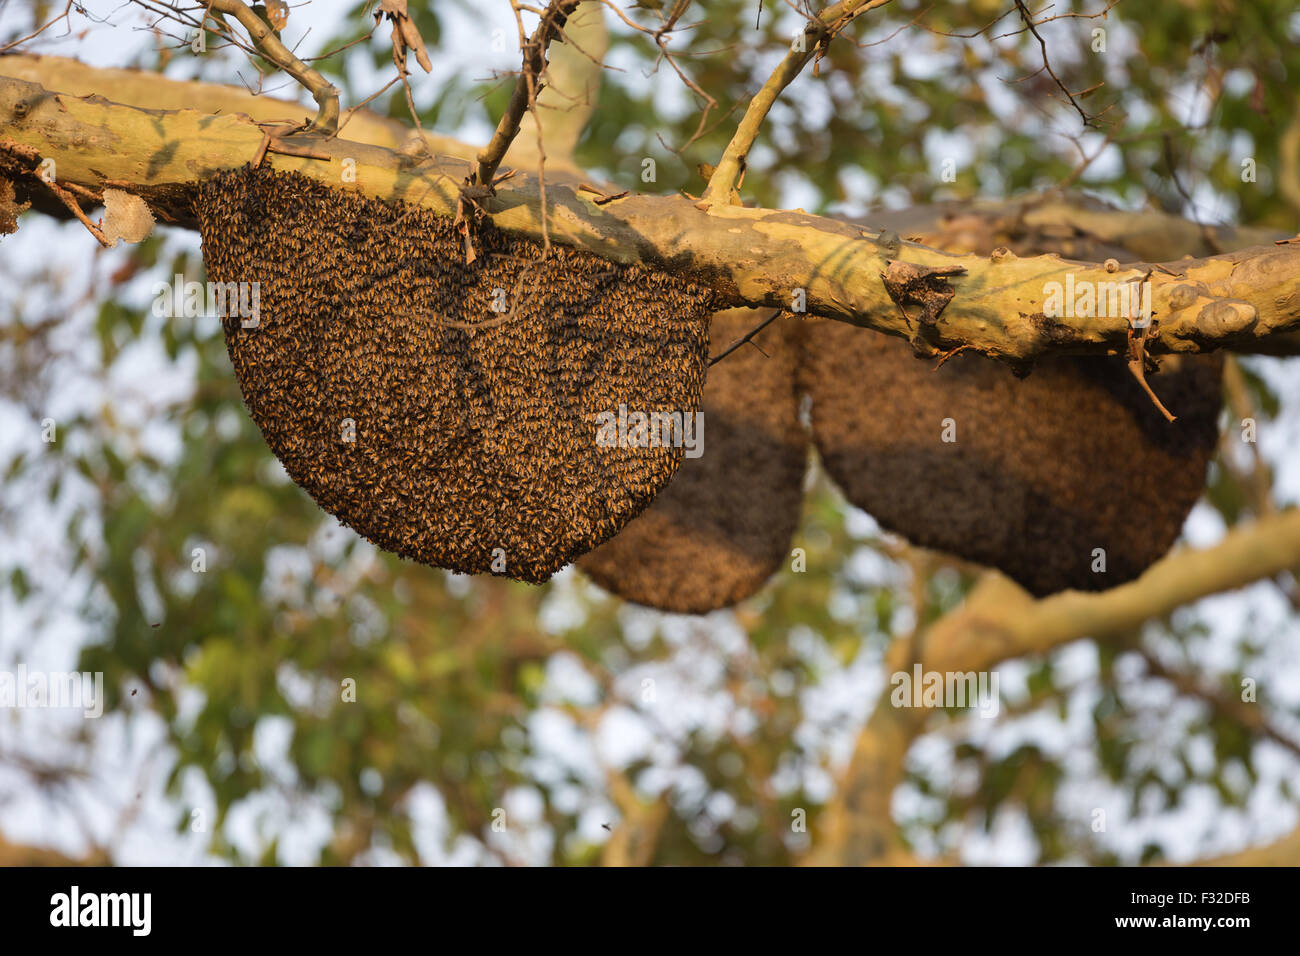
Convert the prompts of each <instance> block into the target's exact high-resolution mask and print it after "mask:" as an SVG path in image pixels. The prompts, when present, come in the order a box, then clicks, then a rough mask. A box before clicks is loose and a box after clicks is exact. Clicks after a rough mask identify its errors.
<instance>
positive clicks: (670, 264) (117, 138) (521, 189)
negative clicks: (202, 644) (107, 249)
mask: <svg viewBox="0 0 1300 956" xmlns="http://www.w3.org/2000/svg"><path fill="white" fill-rule="evenodd" d="M2 63H3V61H0V64H2ZM0 137H3V138H5V139H7V140H8V141H9V142H10V143H13V144H17V145H18V146H20V147H23V148H25V149H28V150H35V151H36V153H38V154H39V155H40V156H41V157H49V158H52V159H54V160H55V161H56V163H57V168H58V180H59V182H61V183H63V182H71V183H74V184H76V185H80V186H83V187H87V188H90V189H92V190H98V189H101V188H102V187H103V186H104V185H105V184H106V183H111V184H112V185H114V186H115V187H116V188H122V189H129V190H131V191H134V192H137V193H138V194H140V195H141V196H143V197H144V198H145V199H146V200H147V201H149V202H150V203H151V205H152V206H154V207H155V210H158V209H161V218H162V219H163V220H164V221H166V220H167V218H168V217H169V216H170V217H171V219H172V220H173V221H179V222H181V223H183V224H192V222H193V219H192V213H191V212H190V210H189V206H188V197H189V194H190V192H191V188H192V184H193V183H195V182H197V181H199V180H203V179H206V178H208V177H210V176H212V175H213V174H214V173H216V172H217V171H219V170H222V169H230V168H234V167H238V166H240V165H244V164H246V163H248V162H251V161H252V160H253V159H254V158H255V157H256V156H257V155H258V154H259V151H260V150H261V149H262V144H263V140H264V136H263V131H262V130H261V129H260V128H259V127H258V126H257V125H255V124H254V123H253V122H252V121H251V120H248V119H246V118H244V117H239V116H216V117H214V116H211V115H207V114H202V113H198V112H196V111H192V110H179V111H157V110H142V109H137V108H134V107H129V106H124V105H119V104H116V103H111V102H108V101H107V100H104V99H102V98H99V97H87V98H79V97H73V96H65V95H58V94H52V93H50V92H49V91H47V90H45V89H43V88H41V87H39V86H35V85H33V84H30V83H27V82H24V81H20V80H16V79H0ZM295 143H297V144H299V145H300V146H301V147H303V148H304V151H305V152H309V153H310V154H311V155H294V156H289V155H283V154H280V153H274V152H273V153H272V154H271V155H269V156H268V157H267V161H268V162H269V163H271V164H272V165H273V166H274V167H276V168H279V169H290V170H294V171H297V172H299V173H302V174H303V175H306V176H309V177H312V178H314V179H317V180H320V181H321V182H324V183H327V184H329V185H332V186H336V187H341V186H343V178H342V161H343V160H344V159H352V160H354V161H355V164H356V165H355V171H356V182H355V184H351V183H349V188H357V189H360V190H361V191H363V192H365V193H367V194H369V195H372V196H377V197H380V198H385V199H391V200H402V201H406V202H412V203H418V204H420V205H423V206H425V207H426V208H428V209H431V210H432V211H434V212H436V213H439V214H441V215H447V216H454V215H455V214H456V210H457V204H458V202H459V201H460V197H461V192H460V188H461V184H462V183H464V181H465V179H466V177H467V175H468V173H469V171H470V170H469V169H468V168H467V164H465V163H463V162H459V161H457V160H455V159H451V158H442V157H439V158H437V159H434V160H429V159H427V158H426V159H417V158H416V157H413V156H411V155H406V154H401V153H395V152H393V151H391V150H386V149H382V148H378V147H374V146H368V145H365V144H362V143H355V142H351V141H345V140H341V139H335V138H331V137H328V136H323V135H311V134H302V135H299V136H296V137H295ZM11 158H12V153H11ZM8 165H9V166H10V171H11V172H15V171H17V172H19V173H21V172H22V171H23V170H22V169H21V167H18V168H17V169H15V164H14V163H13V162H12V161H10V162H9V164H8ZM597 198H600V197H597V196H594V195H592V194H590V193H589V192H585V191H583V190H581V189H579V188H577V186H575V185H572V184H567V183H561V184H558V185H556V186H554V187H552V190H551V193H550V199H551V202H550V203H549V204H548V218H549V226H550V238H551V240H552V241H555V242H560V243H563V244H566V245H571V246H575V247H578V248H581V249H585V250H587V251H590V252H593V253H595V254H596V255H598V256H601V257H602V258H606V259H609V260H611V261H615V262H623V263H639V264H644V265H647V266H650V267H652V268H659V269H666V270H670V271H673V272H676V273H680V274H685V275H690V276H692V277H694V278H696V279H697V280H699V281H702V282H704V283H707V284H708V285H711V286H712V287H713V288H714V289H716V290H717V300H716V304H717V306H718V308H726V307H729V306H733V305H748V306H753V307H777V308H789V307H790V305H791V299H792V297H793V296H794V294H795V290H797V289H801V290H803V293H804V298H805V301H806V303H807V309H808V311H809V312H813V313H816V314H820V315H824V316H827V317H828V318H832V319H837V320H840V321H846V322H850V323H852V324H856V325H860V326H864V327H869V328H873V329H876V330H878V331H881V332H887V333H890V334H893V335H899V336H902V337H905V338H908V339H909V340H911V341H912V343H913V345H914V347H915V348H916V349H917V350H918V351H919V352H921V353H923V354H935V353H937V352H938V351H947V350H950V349H953V348H956V347H958V346H966V347H967V348H969V349H974V350H976V351H980V352H984V353H986V354H989V355H992V356H994V357H998V358H1003V359H1006V360H1010V361H1013V362H1016V363H1028V362H1031V361H1032V360H1033V359H1034V358H1035V357H1037V356H1039V355H1043V354H1047V353H1051V352H1070V353H1116V354H1122V352H1123V350H1124V348H1125V346H1126V343H1127V340H1128V336H1129V332H1130V325H1129V320H1128V319H1127V318H1125V317H1123V316H1118V315H1117V316H1104V317H1081V318H1070V319H1059V318H1049V317H1046V316H1045V315H1044V302H1045V297H1046V294H1047V293H1046V289H1047V284H1048V283H1052V282H1056V283H1060V284H1062V285H1064V284H1065V283H1067V282H1070V283H1073V284H1075V285H1076V286H1077V285H1080V284H1082V283H1091V284H1092V285H1093V287H1095V288H1103V289H1104V288H1107V287H1110V286H1112V285H1114V284H1117V283H1128V282H1135V281H1141V280H1142V279H1143V278H1144V277H1146V276H1147V275H1148V274H1149V276H1150V285H1151V301H1152V307H1153V312H1154V315H1155V317H1156V319H1157V321H1158V327H1157V328H1156V330H1155V331H1154V332H1153V334H1152V335H1151V337H1150V340H1149V341H1150V348H1151V350H1152V351H1153V352H1194V351H1205V350H1211V349H1215V348H1220V347H1229V348H1233V349H1237V350H1239V351H1255V350H1259V349H1261V348H1263V347H1265V346H1266V344H1267V343H1269V340H1270V339H1271V338H1273V337H1275V336H1277V335H1279V334H1280V333H1288V332H1291V331H1293V330H1295V329H1297V328H1300V245H1288V246H1270V247H1259V248H1252V249H1248V250H1245V251H1240V252H1236V253H1230V254H1224V255H1216V256H1211V257H1207V258H1202V259H1195V260H1183V261H1179V262H1176V263H1171V264H1170V265H1168V266H1147V265H1144V264H1130V265H1128V266H1124V267H1119V266H1117V265H1115V264H1111V266H1110V268H1107V267H1106V266H1103V265H1097V264H1091V263H1080V262H1071V261H1069V260H1066V259H1062V258H1060V257H1058V256H1054V255H1044V256H1034V257H1026V258H1024V259H1017V258H1016V257H1015V256H1010V255H997V254H995V255H993V256H991V257H984V256H963V255H953V254H949V253H945V252H940V251H938V250H935V249H929V248H927V247H925V246H921V245H918V244H916V243H909V242H905V241H902V240H900V239H898V238H897V237H896V236H876V235H872V234H870V233H867V232H865V231H864V230H862V228H861V227H859V226H855V225H852V224H849V223H844V222H840V221H838V220H833V219H826V218H822V217H818V216H812V215H809V214H807V213H804V212H801V211H798V210H794V211H782V210H768V209H747V208H744V207H740V206H731V205H722V204H714V205H712V206H711V207H709V208H707V209H700V208H698V207H697V206H696V204H695V203H693V202H691V201H689V200H687V199H685V198H682V197H676V196H644V195H629V196H627V197H625V198H620V199H617V200H614V201H613V202H606V203H604V204H603V205H597V203H596V201H595V200H596V199H597ZM483 206H484V208H485V210H486V211H487V213H488V214H489V216H490V218H491V219H492V220H493V222H494V223H495V224H496V225H497V226H498V227H499V228H501V229H504V230H506V231H509V232H513V233H516V234H520V235H524V236H528V237H530V238H533V239H536V240H538V241H541V240H542V239H543V236H544V233H543V224H542V203H541V196H540V190H539V184H538V179H537V177H536V176H534V175H529V174H521V175H516V176H514V177H513V178H512V179H511V180H509V181H508V182H507V183H505V184H503V185H502V186H501V187H500V188H499V190H498V195H497V196H496V197H493V198H490V199H488V200H486V201H485V202H484V203H483ZM899 268H909V269H912V270H919V271H920V272H922V273H926V272H932V271H936V270H937V271H943V272H947V273H948V274H950V275H951V276H952V277H951V278H950V279H949V280H947V281H948V283H950V288H951V291H952V298H951V300H950V301H949V302H948V303H947V306H946V308H942V309H940V310H938V311H937V312H932V313H930V314H928V315H925V316H923V317H921V316H918V318H923V321H920V322H919V323H915V322H914V321H913V318H912V317H911V316H909V315H908V314H905V309H903V308H900V306H899V304H898V303H897V302H896V300H895V298H894V294H896V290H894V292H893V293H891V289H890V288H887V286H886V283H885V282H884V281H883V278H882V277H883V274H885V273H886V272H887V271H890V270H891V269H892V270H894V274H895V275H896V274H897V270H898V269H899ZM1103 284H1104V285H1103ZM911 311H912V312H913V313H916V312H918V310H917V309H916V308H915V307H913V308H912V310H911ZM927 320H928V321H927Z"/></svg>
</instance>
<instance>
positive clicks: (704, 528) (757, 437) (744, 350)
mask: <svg viewBox="0 0 1300 956" xmlns="http://www.w3.org/2000/svg"><path fill="white" fill-rule="evenodd" d="M768 314H769V313H767V312H756V311H753V310H750V309H732V310H729V311H727V312H719V313H718V314H717V315H715V316H714V317H713V331H712V339H713V348H714V351H715V352H721V351H722V349H724V348H726V347H727V346H728V345H729V344H730V343H732V342H734V341H736V340H737V339H740V338H742V337H743V336H744V335H746V334H747V333H749V332H751V331H752V330H753V329H754V328H756V327H757V326H758V325H759V324H760V323H761V322H762V321H763V319H764V318H765V317H766V316H767V315H768ZM798 336H799V319H798V318H797V317H795V316H793V315H783V316H781V318H780V319H778V320H777V321H776V322H775V323H773V324H771V325H769V326H768V327H767V328H765V329H764V330H763V331H762V332H760V333H759V334H758V335H757V336H755V337H754V339H753V343H754V344H748V345H744V346H742V347H741V348H740V349H738V350H737V351H735V352H732V353H731V354H730V355H728V356H727V357H726V358H724V359H722V360H721V361H720V362H718V363H717V364H716V365H713V366H712V367H711V368H710V369H709V374H708V380H707V381H706V382H705V385H704V401H703V406H702V407H703V422H704V428H703V430H702V432H701V433H700V434H701V437H702V438H703V441H702V442H701V444H700V448H701V450H702V452H703V454H701V455H700V456H699V457H694V458H692V457H687V458H686V459H685V460H683V462H682V466H681V468H680V469H679V470H678V472H677V474H676V476H674V478H673V480H672V481H671V482H670V483H669V485H668V487H667V488H665V489H664V490H663V491H662V492H660V494H659V497H657V498H656V499H655V500H654V503H653V504H652V505H651V506H650V507H649V508H647V509H646V510H645V511H644V512H643V513H642V514H641V516H640V517H638V518H636V519H635V520H634V521H632V522H631V523H630V524H629V525H628V526H627V527H626V528H624V529H623V530H622V531H620V532H619V533H618V534H617V535H615V536H614V537H613V538H611V539H610V540H609V541H607V542H605V543H604V544H603V545H601V546H600V547H599V548H597V549H596V550H595V551H592V552H591V553H590V554H586V555H583V556H582V557H581V558H579V559H578V562H577V564H578V567H579V568H580V569H582V571H583V572H585V573H586V574H587V575H588V576H590V577H591V579H592V580H593V581H595V582H596V583H597V584H599V585H600V586H601V587H603V588H605V589H606V590H609V591H612V592H613V593H615V594H617V595H619V596H620V597H622V598H625V599H626V600H629V601H634V602H636V603H637V604H645V605H649V606H650V607H655V608H659V609H660V610H664V611H672V612H676V613H680V614H704V613H707V612H709V611H713V610H717V609H718V608H722V607H727V606H729V605H732V604H735V603H736V602H737V601H740V600H743V599H744V598H747V597H749V596H750V595H751V594H753V593H754V592H756V591H758V590H759V588H761V587H762V586H763V584H764V583H765V582H766V581H767V579H768V578H769V577H771V575H772V574H773V573H774V572H776V571H777V569H778V568H779V567H780V566H781V564H782V562H783V560H784V559H785V558H786V557H787V556H788V555H789V553H790V539H791V537H792V536H793V535H794V532H795V528H796V527H797V526H798V523H799V512H800V503H801V500H802V498H803V475H804V470H805V468H806V466H807V455H808V436H807V432H806V431H805V429H804V428H803V426H802V425H801V424H800V422H799V400H798V395H797V394H796V391H795V378H796V365H797V362H798V359H799V348H798ZM755 346H757V347H755Z"/></svg>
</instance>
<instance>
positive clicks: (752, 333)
mask: <svg viewBox="0 0 1300 956" xmlns="http://www.w3.org/2000/svg"><path fill="white" fill-rule="evenodd" d="M781 314H782V313H781V310H780V309H777V310H776V311H775V312H773V313H772V314H771V315H769V316H768V317H767V318H766V319H764V320H763V321H762V322H760V323H759V324H758V325H757V326H755V327H754V328H752V329H750V330H749V331H748V332H746V333H745V335H744V337H743V338H739V339H736V341H734V342H732V343H731V344H730V345H729V346H727V348H726V350H725V351H724V352H723V353H722V354H721V355H719V356H718V357H717V358H711V359H709V368H712V367H713V366H715V365H717V364H718V363H719V362H721V361H722V360H723V359H724V358H726V357H727V356H728V355H730V354H731V353H732V352H734V351H736V349H738V348H740V347H741V346H742V345H744V344H745V343H746V342H753V340H754V336H756V335H758V333H759V332H762V331H763V330H764V329H765V328H767V327H768V326H769V325H771V324H772V323H773V322H775V321H776V320H777V319H779V318H780V317H781ZM754 348H756V349H758V345H757V343H755V344H754ZM758 350H759V351H760V352H762V351H763V350H762V349H758ZM763 354H765V355H766V354H767V353H766V352H764V353H763Z"/></svg>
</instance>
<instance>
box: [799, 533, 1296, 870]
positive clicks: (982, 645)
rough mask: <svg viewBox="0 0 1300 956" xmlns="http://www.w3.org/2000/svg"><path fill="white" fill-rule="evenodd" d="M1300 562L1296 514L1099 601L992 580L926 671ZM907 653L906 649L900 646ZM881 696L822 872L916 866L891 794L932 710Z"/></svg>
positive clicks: (1163, 609) (1081, 632) (1083, 632)
mask: <svg viewBox="0 0 1300 956" xmlns="http://www.w3.org/2000/svg"><path fill="white" fill-rule="evenodd" d="M1297 561H1300V510H1295V509H1292V510H1289V511H1284V512H1280V513H1278V514H1277V515H1275V516H1273V517H1271V518H1269V519H1266V520H1261V521H1257V522H1255V523H1254V524H1249V525H1240V526H1238V527H1236V528H1234V529H1233V530H1231V531H1230V532H1228V534H1227V535H1226V536H1224V538H1223V540H1222V541H1220V542H1219V543H1218V544H1217V545H1215V546H1214V547H1211V548H1206V549H1203V550H1190V549H1189V550H1183V551H1177V552H1174V553H1172V554H1170V555H1168V556H1167V557H1165V558H1164V559H1162V560H1161V561H1159V562H1158V563H1156V564H1154V565H1152V566H1151V568H1149V569H1148V570H1147V572H1146V574H1144V575H1142V577H1140V578H1138V580H1136V581H1134V582H1132V583H1130V584H1125V585H1121V586H1120V587H1117V588H1113V589H1112V590H1110V591H1102V592H1099V593H1095V594H1083V593H1081V592H1078V591H1066V592H1063V593H1061V594H1056V595H1053V596H1051V597H1048V598H1043V599H1041V600H1034V599H1033V598H1031V597H1030V596H1029V595H1028V594H1027V593H1026V592H1025V591H1024V590H1023V589H1021V588H1020V587H1019V586H1017V585H1016V584H1015V583H1013V582H1012V581H1010V580H1009V579H1007V578H1005V577H1003V576H1002V575H1000V574H998V573H996V572H989V573H988V574H986V575H985V576H984V577H983V578H981V579H980V582H979V583H978V584H977V585H976V586H975V588H974V589H973V590H972V591H971V592H970V594H969V595H968V596H967V598H966V601H965V602H964V603H963V604H962V605H961V606H960V607H958V608H956V609H955V610H953V611H951V612H949V613H948V614H947V615H945V616H944V617H942V618H941V619H939V620H938V621H937V622H935V624H934V625H933V626H932V627H931V628H930V629H929V631H928V632H927V633H926V634H925V639H924V642H923V644H922V666H923V668H924V670H925V671H933V672H940V673H949V672H951V673H965V672H968V671H982V670H988V669H990V668H992V667H994V666H996V665H997V664H998V663H1000V662H1002V661H1005V660H1011V659H1013V658H1018V657H1023V656H1025V655H1028V654H1042V653H1046V652H1047V651H1050V650H1053V649H1054V648H1057V647H1060V646H1062V645H1063V644H1067V643H1069V642H1071V641H1076V640H1080V639H1083V638H1093V639H1100V638H1106V637H1110V636H1113V635H1118V634H1124V633H1125V632H1128V631H1131V630H1133V629H1134V628H1137V627H1140V626H1141V625H1142V624H1143V623H1145V622H1146V621H1148V620H1151V619H1153V618H1157V617H1161V616H1163V615H1165V614H1169V613H1171V612H1172V611H1173V610H1174V609H1176V608H1179V607H1182V606H1183V605H1185V604H1188V603H1190V602H1192V601H1196V600H1199V599H1200V598H1204V597H1208V596H1210V595H1212V594H1219V593H1222V592H1224V591H1231V590H1234V589H1236V588H1239V587H1244V586H1245V585H1247V584H1250V583H1252V582H1254V581H1257V580H1259V579H1261V578H1267V577H1271V576H1272V575H1274V574H1277V573H1278V572H1280V571H1284V570H1286V569H1288V568H1290V567H1293V566H1294V565H1295V563H1296V562H1297ZM904 645H907V646H904ZM910 652H911V647H910V644H909V642H901V641H900V642H895V644H894V646H893V647H892V648H891V653H890V656H889V660H888V662H887V665H886V666H887V668H888V670H889V672H891V673H892V672H893V671H894V670H897V669H898V668H899V667H902V666H906V657H907V655H908V654H910ZM890 693H891V688H888V687H887V689H886V690H885V691H883V692H882V693H881V695H880V697H879V699H878V700H877V702H876V707H875V710H874V711H873V712H872V714H871V717H870V718H869V719H868V721H867V724H866V726H865V727H864V728H863V730H862V732H861V734H860V735H859V737H858V741H857V744H856V745H855V748H854V752H853V756H852V758H851V759H850V762H849V765H848V767H847V768H846V770H845V772H844V775H843V778H842V782H841V785H840V787H839V788H838V790H837V793H836V796H835V798H834V799H833V800H832V802H831V805H830V806H829V807H828V808H827V810H826V821H827V822H826V825H825V833H824V839H823V841H821V842H819V844H818V845H817V847H816V848H815V850H814V852H813V853H812V854H811V855H810V857H809V862H812V863H817V864H822V865H831V864H835V865H861V864H867V863H876V864H880V863H900V862H901V863H906V862H911V860H910V857H909V855H908V854H907V852H906V850H905V849H904V847H903V844H902V841H901V839H900V837H899V835H898V833H897V828H896V827H895V826H894V823H893V816H892V813H891V810H890V805H891V801H892V798H893V793H894V790H895V789H896V788H897V786H898V784H899V783H900V782H901V780H902V777H903V769H904V761H905V760H906V757H907V752H908V750H909V749H910V748H911V745H912V741H913V740H915V739H916V737H917V736H919V735H920V734H921V733H922V732H924V730H925V724H926V720H927V718H928V717H929V716H930V711H929V710H927V709H926V708H923V707H914V708H898V707H894V706H893V704H892V703H891V701H890Z"/></svg>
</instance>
